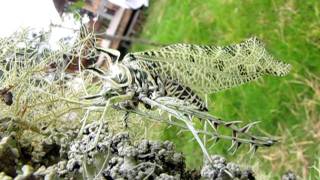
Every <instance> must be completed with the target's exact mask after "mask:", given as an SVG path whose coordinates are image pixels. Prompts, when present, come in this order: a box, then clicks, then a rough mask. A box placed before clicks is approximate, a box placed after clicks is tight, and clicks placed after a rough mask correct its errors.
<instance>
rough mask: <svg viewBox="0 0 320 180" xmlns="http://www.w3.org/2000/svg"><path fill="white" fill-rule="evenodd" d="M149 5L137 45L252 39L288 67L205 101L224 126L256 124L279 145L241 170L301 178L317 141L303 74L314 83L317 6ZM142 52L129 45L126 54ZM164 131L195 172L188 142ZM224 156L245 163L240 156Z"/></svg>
mask: <svg viewBox="0 0 320 180" xmlns="http://www.w3.org/2000/svg"><path fill="white" fill-rule="evenodd" d="M150 4H151V7H150V9H148V12H147V13H148V15H149V16H148V19H147V22H146V24H145V26H144V30H143V32H142V35H141V36H142V37H144V38H148V39H150V40H152V41H155V42H159V43H163V44H174V43H191V44H216V45H227V44H232V43H235V42H240V41H242V40H244V39H247V38H248V37H251V36H257V37H259V38H260V39H262V40H263V41H264V42H265V43H266V47H267V49H268V50H269V51H270V52H271V53H272V54H274V55H275V57H276V58H279V59H284V60H285V61H286V62H287V63H290V64H292V72H291V73H290V74H289V76H288V77H285V78H272V77H270V78H266V79H264V80H262V81H258V82H255V83H251V84H248V85H245V86H241V87H237V88H233V89H230V90H227V91H224V92H219V93H216V94H212V95H211V96H210V103H209V109H210V111H211V113H212V114H214V115H216V116H219V117H221V118H222V119H226V120H235V119H236V120H242V121H245V122H248V121H249V122H250V121H252V120H255V121H261V123H260V124H259V126H260V129H259V130H263V131H265V132H268V133H269V134H272V135H275V136H277V137H279V138H281V142H279V144H278V146H275V147H274V148H272V149H271V150H265V151H263V152H260V153H258V154H257V156H255V157H254V158H253V159H252V160H251V161H250V160H248V163H254V162H255V161H260V162H259V165H260V166H262V167H264V169H270V168H272V169H274V172H272V175H273V177H274V178H275V177H279V174H281V172H284V171H286V170H289V169H291V170H293V171H296V172H297V173H298V174H299V175H300V176H301V177H302V178H307V176H308V171H309V170H310V166H311V165H312V163H313V161H314V159H315V157H316V155H317V154H319V145H318V144H319V142H320V139H319V136H316V135H314V134H313V133H312V132H313V131H314V129H316V127H318V126H317V124H319V123H318V121H319V117H320V116H318V115H319V109H320V107H319V98H318V97H317V96H319V94H318V93H319V90H317V88H313V87H319V84H320V82H319V80H315V79H314V78H313V77H312V76H313V75H308V74H314V76H319V72H320V61H318V60H319V59H320V53H319V52H320V51H319V47H320V41H319V33H320V28H319V27H320V26H319V22H320V13H319V12H320V2H319V1H318V0H310V1H294V0H279V1H273V0H263V1H253V0H245V1H238V0H209V1H201V0H194V1H178V0H173V1H172V0H170V1H169V0H163V1H151V3H150ZM150 48H151V47H147V46H144V45H135V46H134V48H133V49H134V51H137V50H146V49H150ZM307 82H312V83H307ZM317 85H318V86H317ZM164 132H165V133H164V135H163V136H162V138H163V139H170V140H173V141H175V143H176V144H177V147H178V148H179V149H180V150H182V151H183V152H185V153H186V154H189V155H190V156H189V157H188V156H187V162H188V165H189V166H191V167H197V166H198V165H199V162H200V160H199V159H200V157H199V158H194V157H195V155H199V154H200V153H199V152H200V149H199V148H198V147H196V146H195V145H194V144H190V143H185V142H186V140H187V139H190V137H187V136H184V137H180V136H179V137H177V132H178V130H174V129H168V130H167V129H166V130H164ZM306 142H312V143H306ZM297 144H298V145H297ZM225 145H226V144H222V143H219V144H217V145H216V146H215V147H214V148H213V149H212V151H214V152H219V153H224V154H226V147H228V146H225ZM280 152H283V153H280ZM296 153H300V156H299V157H297V156H296ZM226 155H227V154H226ZM232 157H234V158H236V159H247V158H246V157H247V155H237V156H232ZM243 162H245V161H243ZM288 162H289V163H288ZM267 171H268V170H266V172H267ZM269 173H270V172H269ZM277 175H278V176H277Z"/></svg>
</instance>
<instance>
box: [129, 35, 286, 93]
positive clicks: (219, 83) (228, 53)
mask: <svg viewBox="0 0 320 180" xmlns="http://www.w3.org/2000/svg"><path fill="white" fill-rule="evenodd" d="M123 63H124V64H126V65H128V66H131V67H133V68H138V69H143V70H145V71H148V72H150V73H152V74H155V75H158V76H160V77H162V78H169V79H174V80H176V81H178V82H179V83H181V84H183V85H185V86H188V87H190V88H192V89H193V90H194V91H195V92H197V93H201V94H202V95H204V94H208V93H212V92H217V91H221V90H224V89H228V88H231V87H235V86H238V85H241V84H244V83H246V82H249V81H251V80H254V79H257V78H260V77H261V76H263V75H274V76H283V75H286V74H287V73H288V72H289V71H290V65H289V64H285V63H283V62H280V61H277V60H275V59H274V58H273V57H272V56H271V55H270V54H269V53H268V52H267V51H266V49H265V47H264V44H263V43H262V42H261V41H260V40H258V39H257V38H255V37H254V38H250V39H248V40H246V41H244V42H242V43H239V44H235V45H230V46H225V47H220V46H210V45H193V44H175V45H170V46H166V47H163V48H160V49H157V50H150V51H144V52H135V53H129V54H128V55H126V56H125V58H124V59H123Z"/></svg>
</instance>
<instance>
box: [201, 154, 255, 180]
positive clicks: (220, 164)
mask: <svg viewBox="0 0 320 180" xmlns="http://www.w3.org/2000/svg"><path fill="white" fill-rule="evenodd" d="M201 177H202V178H204V179H208V180H213V179H216V180H229V179H230V180H232V179H241V180H254V179H255V178H254V174H253V172H252V171H251V170H250V169H246V170H243V171H242V170H241V169H240V167H239V165H237V164H235V163H232V162H230V163H227V161H226V160H225V158H224V157H222V156H219V155H213V156H211V162H210V161H209V160H206V161H205V164H204V166H203V167H202V170H201Z"/></svg>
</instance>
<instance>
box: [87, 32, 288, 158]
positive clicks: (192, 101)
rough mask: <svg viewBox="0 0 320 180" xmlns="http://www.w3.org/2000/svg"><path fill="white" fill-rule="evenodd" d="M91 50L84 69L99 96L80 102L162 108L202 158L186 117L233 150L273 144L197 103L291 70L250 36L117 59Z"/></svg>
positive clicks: (130, 109)
mask: <svg viewBox="0 0 320 180" xmlns="http://www.w3.org/2000/svg"><path fill="white" fill-rule="evenodd" d="M94 49H95V50H96V51H97V52H99V54H100V56H99V59H98V60H97V61H96V63H94V64H93V65H92V66H90V67H87V69H88V70H90V71H92V72H93V73H95V74H96V75H97V76H98V77H100V79H101V80H102V81H103V88H102V89H101V92H100V93H99V94H96V95H93V96H88V97H85V99H95V98H102V99H103V100H105V101H108V102H112V103H113V105H114V106H115V107H117V108H118V109H122V110H125V111H126V112H127V115H128V114H129V113H130V112H137V111H136V109H137V107H138V104H143V105H144V106H145V107H146V108H147V109H153V108H159V109H161V110H164V111H166V112H168V113H169V114H172V115H174V116H175V117H176V118H177V119H180V120H182V121H183V122H184V123H185V124H186V126H187V128H188V129H189V130H190V131H191V132H192V133H193V135H194V137H195V139H196V140H197V141H198V142H199V145H200V146H201V148H202V150H203V152H204V154H205V155H206V156H207V157H209V155H208V153H207V152H206V149H205V146H204V145H203V144H202V143H201V140H200V138H199V136H198V134H199V131H197V130H196V129H194V127H193V126H192V123H190V122H191V120H192V117H198V118H200V119H205V120H209V122H210V125H211V127H212V129H214V132H213V133H211V134H210V135H212V136H213V137H214V138H215V140H216V141H217V140H219V139H221V138H225V139H229V140H231V141H232V145H231V148H233V147H235V149H237V148H238V147H239V146H240V145H241V144H243V143H247V144H250V146H251V147H252V148H253V149H255V150H256V149H257V148H258V147H260V146H270V145H272V144H273V143H274V142H275V141H272V140H270V139H266V138H263V137H257V136H254V135H251V134H250V133H249V129H250V128H251V127H252V126H253V125H254V124H255V123H249V124H247V125H246V126H244V127H242V128H238V127H237V126H235V125H236V124H237V123H238V122H237V121H232V122H225V121H222V120H220V119H216V118H214V117H212V116H211V115H209V114H208V113H207V111H208V107H207V105H206V103H205V101H204V100H203V99H204V96H205V94H208V93H214V92H219V91H221V90H224V89H228V88H232V87H235V86H239V85H241V84H245V83H248V82H250V81H252V80H256V79H258V78H260V77H262V76H264V75H272V76H284V75H286V74H287V73H288V72H289V71H290V69H291V66H290V65H289V64H286V63H283V62H281V61H278V60H275V59H274V58H273V57H272V56H271V55H270V54H269V53H268V52H267V51H266V49H265V45H264V44H263V43H262V42H261V41H260V40H259V39H257V38H256V37H253V38H250V39H247V40H245V41H243V42H241V43H239V44H235V45H229V46H224V47H221V46H212V45H193V44H175V45H169V46H165V47H162V48H159V49H155V50H149V51H143V52H133V53H129V54H127V55H125V56H124V58H122V59H119V57H120V53H119V52H118V51H116V50H109V49H101V48H98V47H94ZM126 117H127V116H126ZM125 119H126V118H125ZM220 126H224V127H226V128H229V129H231V131H232V135H231V137H228V136H223V135H220V134H219V133H218V131H216V129H217V128H218V127H220ZM240 135H241V136H242V137H244V138H240Z"/></svg>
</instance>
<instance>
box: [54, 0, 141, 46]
mask: <svg viewBox="0 0 320 180" xmlns="http://www.w3.org/2000/svg"><path fill="white" fill-rule="evenodd" d="M53 1H54V3H55V7H56V9H57V11H58V12H59V14H60V15H62V14H63V11H64V9H65V8H66V7H67V6H69V5H71V4H72V3H74V2H76V0H53ZM84 2H85V5H84V7H83V9H82V10H83V12H85V13H91V15H94V16H96V17H97V19H95V18H90V22H89V27H92V28H93V29H94V31H95V32H96V33H97V34H98V35H99V36H100V38H101V39H102V40H101V41H100V46H101V47H104V48H112V49H128V47H129V45H130V42H128V41H127V40H126V39H128V38H130V37H131V36H132V35H134V34H136V31H135V29H136V28H135V26H136V24H137V22H138V20H139V17H140V16H141V10H131V9H125V8H122V7H119V6H117V5H114V4H112V3H110V2H108V1H107V0H85V1H84Z"/></svg>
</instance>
